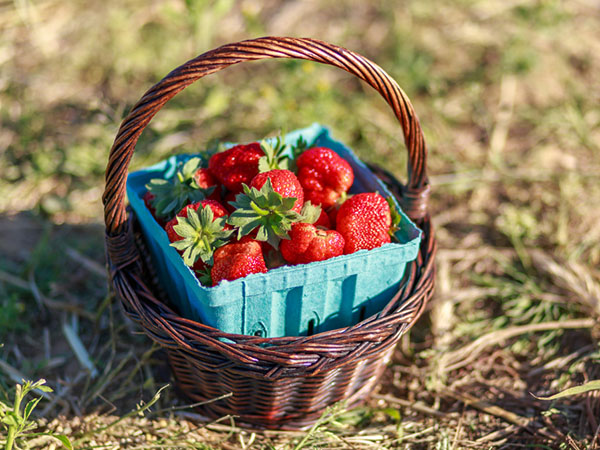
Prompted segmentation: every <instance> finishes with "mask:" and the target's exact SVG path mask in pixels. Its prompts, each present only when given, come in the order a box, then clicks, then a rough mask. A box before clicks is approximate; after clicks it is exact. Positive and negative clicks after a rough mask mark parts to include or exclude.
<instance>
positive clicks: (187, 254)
mask: <svg viewBox="0 0 600 450" xmlns="http://www.w3.org/2000/svg"><path fill="white" fill-rule="evenodd" d="M225 225H226V218H225V217H218V218H216V219H215V217H214V213H213V211H212V209H211V208H210V207H209V206H205V207H202V206H200V207H199V208H198V211H195V210H194V209H192V208H189V209H188V213H187V217H180V216H177V225H175V226H174V227H173V231H175V233H177V234H178V235H179V236H181V237H182V238H183V239H182V240H180V241H176V242H173V243H171V247H175V248H176V249H177V250H179V251H181V252H183V255H182V256H183V262H184V263H185V264H186V265H187V266H190V267H192V266H193V265H194V264H195V263H196V261H198V259H201V260H202V261H203V262H204V263H206V264H212V257H213V253H214V251H215V249H216V248H218V247H221V246H223V245H225V244H226V243H227V241H228V239H229V238H230V237H231V235H232V234H233V230H225V229H224V227H225Z"/></svg>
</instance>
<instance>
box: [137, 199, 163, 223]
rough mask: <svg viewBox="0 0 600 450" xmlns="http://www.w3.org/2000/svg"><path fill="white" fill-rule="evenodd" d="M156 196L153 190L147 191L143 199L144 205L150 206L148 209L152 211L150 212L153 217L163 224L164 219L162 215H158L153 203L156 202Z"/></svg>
mask: <svg viewBox="0 0 600 450" xmlns="http://www.w3.org/2000/svg"><path fill="white" fill-rule="evenodd" d="M155 198H156V196H155V195H154V194H153V193H152V192H150V191H146V193H145V194H144V196H143V197H142V200H143V201H144V205H146V208H148V210H149V211H150V214H152V217H154V219H155V220H156V221H157V222H158V223H159V224H160V225H161V226H163V225H164V220H163V219H162V218H161V217H158V216H157V215H156V208H154V206H152V203H154V199H155Z"/></svg>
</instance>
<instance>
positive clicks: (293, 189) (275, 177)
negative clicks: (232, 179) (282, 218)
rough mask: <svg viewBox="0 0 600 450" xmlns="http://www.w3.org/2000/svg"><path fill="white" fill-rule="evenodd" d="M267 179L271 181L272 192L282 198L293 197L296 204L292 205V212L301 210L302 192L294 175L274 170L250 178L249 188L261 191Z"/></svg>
mask: <svg viewBox="0 0 600 450" xmlns="http://www.w3.org/2000/svg"><path fill="white" fill-rule="evenodd" d="M267 179H269V180H271V185H272V186H273V190H274V191H275V192H277V193H278V194H281V196H282V197H283V198H289V197H294V198H295V199H296V202H295V203H294V207H293V208H292V210H293V211H296V212H297V213H299V212H300V211H301V210H302V205H303V204H304V191H303V190H302V186H301V185H300V182H299V181H298V178H296V175H294V173H293V172H290V171H289V170H281V169H274V170H269V171H268V172H261V173H259V174H258V175H256V176H255V177H254V178H252V181H251V182H250V187H253V188H256V189H261V188H262V187H263V186H264V184H265V182H266V181H267Z"/></svg>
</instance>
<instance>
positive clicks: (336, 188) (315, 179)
mask: <svg viewBox="0 0 600 450" xmlns="http://www.w3.org/2000/svg"><path fill="white" fill-rule="evenodd" d="M296 166H297V167H298V179H299V180H300V184H301V185H302V187H303V188H304V193H305V197H306V200H310V201H311V202H312V203H314V204H315V205H322V206H323V207H324V208H327V207H329V206H332V205H333V204H334V203H335V201H336V200H337V199H338V198H339V197H340V196H341V195H342V194H344V193H345V192H347V191H348V189H350V186H352V183H353V182H354V172H353V171H352V167H350V164H348V162H347V161H346V160H344V159H343V158H342V157H341V156H339V155H338V154H337V153H335V152H334V151H333V150H331V149H329V148H326V147H313V148H309V149H308V150H305V151H304V152H303V153H302V154H301V155H300V156H299V157H298V159H297V160H296Z"/></svg>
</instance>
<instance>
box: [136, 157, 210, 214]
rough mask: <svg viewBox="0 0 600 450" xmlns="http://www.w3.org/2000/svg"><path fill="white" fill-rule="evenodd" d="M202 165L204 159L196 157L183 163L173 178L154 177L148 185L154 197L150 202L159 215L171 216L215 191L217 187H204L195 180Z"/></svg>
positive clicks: (147, 187)
mask: <svg viewBox="0 0 600 450" xmlns="http://www.w3.org/2000/svg"><path fill="white" fill-rule="evenodd" d="M201 167H202V159H201V158H198V157H194V158H191V159H189V160H188V161H187V162H186V163H185V164H183V165H181V166H180V168H179V169H178V170H177V172H176V173H175V176H174V177H173V179H172V180H165V179H162V178H153V179H152V180H150V182H149V183H148V184H147V185H146V189H148V190H149V191H150V192H151V193H152V194H154V199H152V201H151V202H150V203H151V205H152V207H154V209H155V210H156V215H157V216H158V217H163V218H170V217H172V216H174V215H175V214H177V213H178V212H179V211H181V208H183V207H184V206H186V205H188V204H189V203H194V202H199V201H201V200H204V199H205V198H207V197H208V196H209V195H210V194H212V193H213V191H214V189H215V187H214V186H211V187H209V188H206V189H203V188H200V187H199V186H198V184H197V183H196V181H195V180H194V174H195V173H196V171H197V170H198V169H200V168H201Z"/></svg>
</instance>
